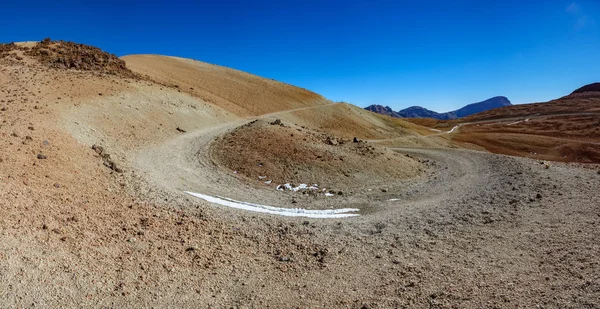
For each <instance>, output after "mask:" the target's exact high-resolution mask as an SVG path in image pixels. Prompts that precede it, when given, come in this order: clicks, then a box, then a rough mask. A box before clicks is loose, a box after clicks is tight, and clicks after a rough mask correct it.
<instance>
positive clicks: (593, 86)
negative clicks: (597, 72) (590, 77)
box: [573, 83, 600, 94]
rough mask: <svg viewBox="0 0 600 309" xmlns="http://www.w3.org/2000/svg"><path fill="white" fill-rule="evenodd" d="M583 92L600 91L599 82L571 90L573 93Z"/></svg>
mask: <svg viewBox="0 0 600 309" xmlns="http://www.w3.org/2000/svg"><path fill="white" fill-rule="evenodd" d="M584 92H600V83H593V84H589V85H585V86H583V87H581V88H579V89H576V90H575V91H573V94H575V93H584Z"/></svg>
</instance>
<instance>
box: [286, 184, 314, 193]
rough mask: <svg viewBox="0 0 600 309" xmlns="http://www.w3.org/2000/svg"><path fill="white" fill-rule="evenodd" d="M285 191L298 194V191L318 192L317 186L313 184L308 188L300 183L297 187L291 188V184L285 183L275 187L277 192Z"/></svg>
mask: <svg viewBox="0 0 600 309" xmlns="http://www.w3.org/2000/svg"><path fill="white" fill-rule="evenodd" d="M285 190H288V191H294V192H298V191H300V190H319V185H317V184H314V185H312V186H309V185H307V184H305V183H301V184H299V185H298V186H297V187H292V185H291V184H289V183H286V184H283V185H279V186H277V191H285Z"/></svg>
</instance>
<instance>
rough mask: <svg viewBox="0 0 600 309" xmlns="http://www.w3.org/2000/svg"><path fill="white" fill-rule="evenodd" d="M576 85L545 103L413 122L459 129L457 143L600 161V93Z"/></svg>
mask: <svg viewBox="0 0 600 309" xmlns="http://www.w3.org/2000/svg"><path fill="white" fill-rule="evenodd" d="M580 89H590V90H592V91H581V90H576V91H575V92H574V93H573V94H571V95H568V96H565V97H562V98H559V99H556V100H552V101H549V102H545V103H532V104H519V105H513V106H506V107H502V108H496V109H493V110H488V111H485V112H482V113H478V114H474V115H471V116H467V117H464V118H460V119H456V120H450V121H439V120H437V121H433V120H430V121H423V120H421V119H408V120H409V121H411V122H413V123H415V124H418V125H423V126H428V127H431V128H433V129H437V130H450V129H451V128H456V130H455V132H453V134H451V135H450V136H449V138H450V139H451V140H452V142H454V144H455V145H457V146H460V147H467V148H469V147H473V146H476V148H478V149H485V150H488V151H491V152H495V153H501V154H508V155H516V156H523V157H529V158H537V159H542V160H552V161H567V162H581V163H600V92H595V91H593V90H594V88H593V87H587V86H586V87H582V88H580Z"/></svg>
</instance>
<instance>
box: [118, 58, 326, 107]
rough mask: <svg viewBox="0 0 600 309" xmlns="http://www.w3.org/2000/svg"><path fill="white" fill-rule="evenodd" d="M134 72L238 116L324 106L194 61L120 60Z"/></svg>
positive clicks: (304, 94) (300, 93) (298, 92)
mask: <svg viewBox="0 0 600 309" xmlns="http://www.w3.org/2000/svg"><path fill="white" fill-rule="evenodd" d="M122 59H123V60H125V62H126V63H127V66H128V67H129V68H131V69H132V70H133V71H134V72H137V73H140V74H143V75H147V76H148V77H149V78H151V79H152V80H154V81H157V82H160V83H162V84H165V85H169V86H174V87H177V88H178V89H179V90H181V91H183V92H187V93H189V94H191V95H192V96H194V97H197V98H200V99H202V100H203V101H206V102H210V103H212V104H215V105H217V106H219V107H222V108H224V109H226V110H228V111H230V112H232V113H234V114H236V115H238V116H252V115H262V114H267V113H272V112H277V111H282V110H289V109H295V108H302V107H307V106H315V105H320V104H326V103H327V100H326V99H325V98H324V97H322V96H320V95H318V94H316V93H314V92H311V91H308V90H306V89H302V88H298V87H295V86H291V85H288V84H284V83H281V82H277V81H275V80H271V79H267V78H262V77H258V76H256V75H252V74H248V73H245V72H242V71H238V70H234V69H230V68H226V67H222V66H217V65H212V64H208V63H204V62H200V61H196V60H191V59H183V58H176V57H167V56H158V55H130V56H124V57H122Z"/></svg>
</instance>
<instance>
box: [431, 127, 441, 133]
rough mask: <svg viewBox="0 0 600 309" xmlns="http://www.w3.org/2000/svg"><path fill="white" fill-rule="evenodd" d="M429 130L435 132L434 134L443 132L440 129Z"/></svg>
mask: <svg viewBox="0 0 600 309" xmlns="http://www.w3.org/2000/svg"><path fill="white" fill-rule="evenodd" d="M429 130H431V131H433V132H442V130H438V129H432V128H429Z"/></svg>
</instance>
